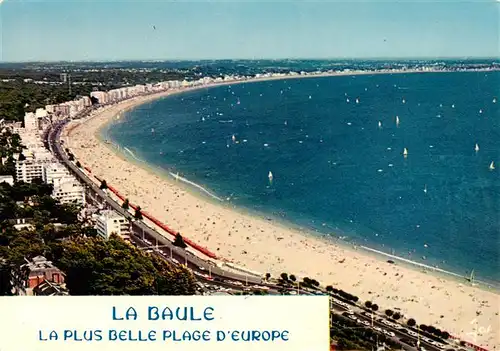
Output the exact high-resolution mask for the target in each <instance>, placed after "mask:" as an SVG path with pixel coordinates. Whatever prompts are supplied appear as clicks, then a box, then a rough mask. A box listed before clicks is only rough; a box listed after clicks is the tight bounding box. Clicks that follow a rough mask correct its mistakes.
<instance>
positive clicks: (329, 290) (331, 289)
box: [325, 285, 333, 293]
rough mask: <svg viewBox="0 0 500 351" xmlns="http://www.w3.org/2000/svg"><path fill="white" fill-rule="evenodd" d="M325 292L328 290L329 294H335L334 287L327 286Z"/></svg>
mask: <svg viewBox="0 0 500 351" xmlns="http://www.w3.org/2000/svg"><path fill="white" fill-rule="evenodd" d="M325 290H326V291H327V292H329V293H331V292H333V286H331V285H327V286H326V288H325Z"/></svg>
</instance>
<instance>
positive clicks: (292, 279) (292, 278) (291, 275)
mask: <svg viewBox="0 0 500 351" xmlns="http://www.w3.org/2000/svg"><path fill="white" fill-rule="evenodd" d="M288 278H290V280H291V281H292V282H296V281H297V277H296V276H295V275H293V274H290V276H289V277H288Z"/></svg>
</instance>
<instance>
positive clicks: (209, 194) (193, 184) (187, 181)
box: [169, 172, 224, 202]
mask: <svg viewBox="0 0 500 351" xmlns="http://www.w3.org/2000/svg"><path fill="white" fill-rule="evenodd" d="M169 173H170V175H171V176H172V177H174V179H176V180H180V181H181V182H183V183H186V184H189V185H192V186H194V187H195V188H197V189H199V190H201V191H202V192H204V193H205V194H207V195H208V196H210V197H212V198H214V199H216V200H219V201H221V202H223V201H224V200H223V199H221V198H220V197H218V196H217V195H215V194H213V193H211V192H210V191H208V190H207V189H205V188H204V187H202V186H201V185H199V184H196V183H195V182H192V181H190V180H188V179H186V178H183V177H181V176H180V175H178V174H175V173H172V172H169Z"/></svg>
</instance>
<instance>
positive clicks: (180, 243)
mask: <svg viewBox="0 0 500 351" xmlns="http://www.w3.org/2000/svg"><path fill="white" fill-rule="evenodd" d="M174 245H175V246H177V247H180V248H182V249H185V248H186V247H187V245H186V243H185V242H184V239H183V238H182V235H181V233H177V234H175V239H174Z"/></svg>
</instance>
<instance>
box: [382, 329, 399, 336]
mask: <svg viewBox="0 0 500 351" xmlns="http://www.w3.org/2000/svg"><path fill="white" fill-rule="evenodd" d="M384 334H385V335H389V336H390V337H395V336H396V334H394V332H391V331H390V330H384Z"/></svg>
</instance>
